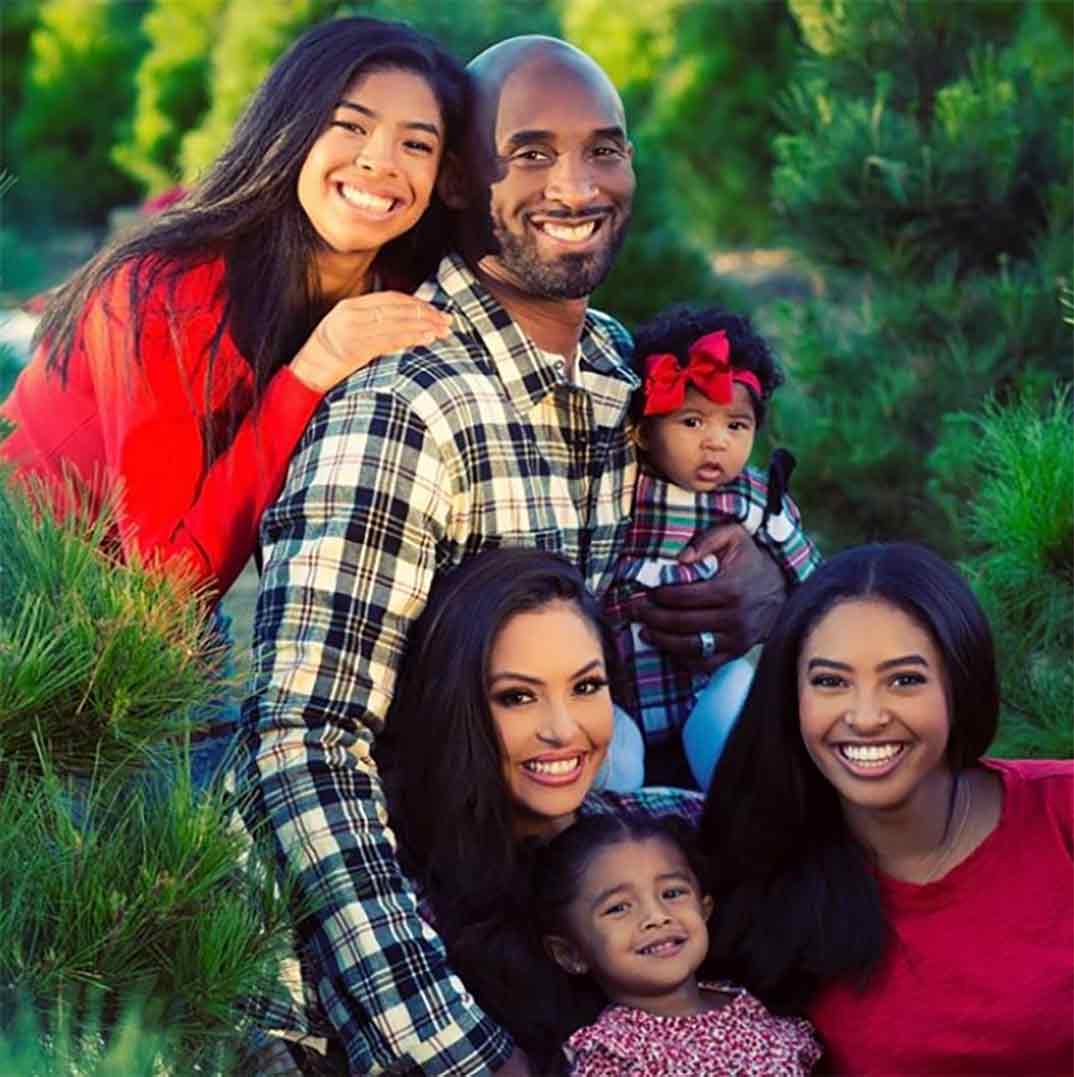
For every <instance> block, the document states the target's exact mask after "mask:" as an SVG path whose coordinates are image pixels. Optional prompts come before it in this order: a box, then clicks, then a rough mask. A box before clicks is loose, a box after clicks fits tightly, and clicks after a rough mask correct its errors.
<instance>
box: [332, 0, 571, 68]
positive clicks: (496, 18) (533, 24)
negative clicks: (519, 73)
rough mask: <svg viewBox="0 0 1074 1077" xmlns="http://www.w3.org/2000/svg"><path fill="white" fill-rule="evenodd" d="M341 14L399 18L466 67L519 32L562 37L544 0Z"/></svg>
mask: <svg viewBox="0 0 1074 1077" xmlns="http://www.w3.org/2000/svg"><path fill="white" fill-rule="evenodd" d="M340 14H353V15H371V16H373V17H374V18H380V19H398V20H400V21H402V22H405V23H408V24H409V25H410V26H413V27H414V28H415V29H417V30H421V31H423V32H424V33H427V34H431V35H432V36H433V37H435V38H436V40H437V41H439V42H440V43H441V44H442V45H444V47H445V48H447V49H448V50H449V51H450V52H452V53H453V54H454V55H455V56H457V57H459V59H460V60H462V61H463V62H464V63H465V62H467V61H469V60H471V59H473V57H475V56H476V55H477V54H478V53H479V52H482V51H483V50H484V49H486V48H488V47H489V45H492V44H494V43H495V42H497V41H502V40H503V39H504V38H508V37H514V36H515V35H517V34H550V35H553V36H557V37H558V36H559V34H560V27H559V19H558V17H557V16H556V13H555V11H554V9H553V7H552V6H551V5H550V4H549V3H548V2H547V0H536V2H534V0H468V2H467V3H465V4H444V3H442V2H441V0H370V2H369V3H362V4H345V5H344V6H343V7H342V8H341V9H340Z"/></svg>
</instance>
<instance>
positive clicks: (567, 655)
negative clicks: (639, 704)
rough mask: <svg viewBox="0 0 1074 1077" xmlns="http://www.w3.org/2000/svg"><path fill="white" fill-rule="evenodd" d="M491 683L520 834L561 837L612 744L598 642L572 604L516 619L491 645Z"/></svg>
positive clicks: (609, 704)
mask: <svg viewBox="0 0 1074 1077" xmlns="http://www.w3.org/2000/svg"><path fill="white" fill-rule="evenodd" d="M535 641H540V642H539V643H536V644H535ZM487 683H488V700H489V710H490V712H491V714H492V721H493V725H494V726H495V727H496V734H497V736H498V737H499V741H500V753H501V756H502V760H503V775H504V778H505V780H506V782H507V786H508V793H509V795H510V797H511V800H512V805H513V808H514V814H515V819H516V829H517V831H518V832H519V833H531V834H553V833H556V832H557V831H559V830H561V829H563V827H565V826H569V825H570V823H571V822H572V821H573V820H574V813H575V812H576V811H577V810H578V806H579V805H580V804H581V803H582V801H583V800H584V799H585V796H586V794H587V793H588V792H589V790H590V788H591V786H592V785H593V780H594V779H595V778H596V776H597V771H598V770H599V769H600V765H601V763H603V762H604V757H605V755H606V753H607V751H608V743H609V742H610V740H611V736H612V723H613V717H612V698H611V693H610V691H609V688H608V675H607V672H606V670H605V668H604V652H603V648H602V645H601V640H600V637H599V635H598V633H597V632H596V630H595V629H594V628H593V626H592V625H591V624H590V623H589V621H587V620H586V618H585V617H584V616H583V614H582V613H581V611H580V610H579V609H578V607H577V606H575V605H574V604H573V603H572V602H570V601H566V600H559V599H557V600H554V601H552V602H549V603H548V604H547V605H545V606H542V607H541V608H540V609H537V610H528V611H524V612H521V613H516V614H515V615H514V616H513V617H511V618H510V619H509V620H508V621H506V622H505V624H504V625H503V627H502V628H501V629H500V631H499V633H498V634H497V636H496V639H495V641H494V643H493V646H492V650H491V653H490V655H489V668H488V682H487Z"/></svg>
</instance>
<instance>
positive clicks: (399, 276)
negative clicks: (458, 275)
mask: <svg viewBox="0 0 1074 1077" xmlns="http://www.w3.org/2000/svg"><path fill="white" fill-rule="evenodd" d="M463 101H464V75H463V72H462V70H461V68H460V67H459V65H458V64H457V63H456V62H455V61H454V60H453V59H452V58H451V57H450V56H448V55H447V54H446V53H445V52H444V51H443V50H442V49H441V48H440V47H439V46H437V45H436V44H435V43H434V42H433V41H431V40H430V39H429V38H427V37H425V36H423V35H421V34H419V33H417V32H415V31H413V30H410V29H409V28H407V27H404V26H402V25H399V24H395V23H386V22H380V21H378V20H375V19H365V18H350V19H338V20H334V21H331V22H328V23H324V24H322V25H320V26H317V27H315V28H314V29H312V30H310V31H309V32H308V33H307V34H305V35H304V36H303V37H302V38H300V39H299V40H298V41H297V42H296V43H295V44H294V45H293V46H292V47H291V49H290V50H289V51H288V52H287V53H286V54H285V55H284V56H283V57H282V58H281V59H280V60H279V62H278V63H277V64H276V66H275V67H274V68H273V70H272V72H271V73H270V74H269V76H268V78H267V79H266V81H265V82H264V84H263V85H262V86H261V88H260V89H259V90H258V92H257V93H256V95H255V96H254V98H253V100H252V102H251V103H250V105H249V107H248V109H247V111H246V113H245V115H244V116H243V117H242V119H241V120H240V121H239V123H238V125H237V127H236V129H235V132H234V134H233V136H232V139H231V143H230V145H229V146H228V147H227V148H226V149H225V151H224V152H223V154H222V155H221V156H220V158H219V160H218V161H217V162H216V164H215V165H214V166H213V167H212V169H211V170H210V171H209V173H208V174H207V175H206V176H205V178H204V179H203V181H202V182H201V183H200V184H198V186H197V187H196V188H195V189H194V190H193V191H192V192H191V193H190V194H189V195H188V196H187V197H186V198H185V199H184V200H182V201H181V202H179V203H178V204H177V205H175V206H173V207H171V208H169V209H167V210H166V211H165V212H164V213H162V214H160V215H159V216H157V217H154V218H153V219H152V220H150V221H149V222H148V223H147V224H145V225H144V226H143V227H142V228H141V229H140V230H139V231H138V232H137V233H136V234H134V235H131V236H129V237H123V238H121V239H120V240H119V241H117V242H116V243H114V244H113V245H112V246H111V247H109V248H107V249H106V250H104V251H103V252H102V253H100V254H99V255H98V256H97V257H96V258H95V259H94V260H93V261H92V262H91V263H89V264H88V265H87V266H86V267H84V268H83V269H82V270H81V271H80V272H79V273H78V274H77V275H76V276H75V277H74V278H73V279H72V280H71V281H70V282H68V283H67V284H66V285H65V286H64V287H63V288H62V290H60V291H59V293H58V294H57V296H56V298H55V300H54V301H53V302H52V304H51V305H50V307H49V309H48V310H47V312H46V314H45V316H44V319H43V320H42V323H41V325H40V327H39V330H38V333H37V337H36V339H35V344H36V352H35V355H34V357H33V359H32V361H31V362H30V364H29V365H28V366H27V368H26V370H25V371H23V373H22V375H21V376H20V377H19V379H18V381H17V382H16V384H15V388H14V389H13V391H12V393H11V396H10V397H9V398H8V400H7V401H6V402H5V403H4V404H3V405H2V407H0V417H2V418H3V419H5V420H7V421H8V422H9V423H12V424H14V427H15V429H14V432H13V433H12V434H11V435H10V436H9V437H8V438H7V439H6V440H5V441H3V442H2V443H0V462H4V461H5V460H6V462H8V463H9V464H11V465H13V467H14V471H15V473H16V474H17V475H19V476H20V477H23V478H26V477H28V476H38V477H43V478H44V479H45V480H47V482H48V486H49V488H50V489H53V490H54V491H56V496H57V499H58V503H59V504H61V505H62V504H64V503H65V501H64V498H65V497H66V496H69V495H68V494H67V493H65V491H67V490H69V489H75V490H77V491H78V495H77V496H78V497H79V499H80V500H85V499H86V498H87V497H88V499H89V504H90V505H91V507H92V508H93V509H94V510H95V511H97V510H99V509H100V508H101V507H102V505H103V503H104V502H105V501H106V499H110V498H114V499H115V503H114V504H115V513H116V519H117V523H118V531H119V539H120V540H121V542H122V544H123V548H124V550H125V551H126V552H128V553H130V552H132V551H137V552H138V553H139V554H141V555H142V556H143V557H148V558H150V559H156V560H160V561H168V560H171V559H173V558H177V557H178V558H181V559H182V560H183V561H185V563H186V567H187V571H193V572H194V573H195V575H196V578H197V579H199V580H200V581H202V582H204V583H205V584H207V585H208V587H209V588H210V590H211V592H213V593H214V594H215V596H216V597H219V596H220V595H222V594H223V593H224V592H225V591H226V590H227V589H228V587H229V586H230V584H231V583H232V582H233V581H234V579H235V577H236V576H237V575H238V574H239V572H240V571H241V569H242V567H243V565H244V563H245V562H246V560H247V559H248V557H249V556H250V554H251V552H252V551H253V549H254V546H255V543H256V539H257V529H258V525H259V521H260V518H261V514H262V512H263V511H264V509H265V508H266V507H267V506H268V505H269V504H270V503H271V502H272V501H273V499H274V498H275V497H276V495H277V494H278V492H279V490H280V487H281V485H282V483H283V479H284V475H285V472H286V469H287V465H288V461H289V459H290V457H291V454H292V452H293V451H294V449H295V447H296V445H297V443H298V441H299V439H300V437H301V436H302V433H303V431H304V430H305V428H306V425H307V423H308V422H309V420H310V418H311V416H312V415H313V413H314V411H315V410H316V408H317V404H318V403H319V401H320V400H321V397H322V396H323V395H324V394H325V393H326V392H328V391H329V390H330V389H332V387H333V386H335V385H336V384H338V383H339V382H340V381H342V380H343V379H344V378H346V377H347V376H348V375H349V374H351V373H352V372H354V371H355V370H357V369H359V368H360V367H362V366H364V365H365V364H366V363H368V362H369V361H370V360H371V359H373V358H374V357H376V356H378V355H381V354H384V353H388V352H393V351H397V350H399V349H402V348H407V347H411V346H414V345H417V344H421V343H428V342H430V341H431V340H433V339H434V338H435V337H437V336H441V335H443V334H444V333H445V332H446V330H447V325H448V321H447V318H446V316H444V315H443V314H441V313H440V312H439V311H437V310H436V309H435V308H433V307H431V306H429V305H428V304H426V303H422V302H420V301H418V300H416V299H415V298H413V296H411V295H408V294H405V293H403V292H400V291H385V290H382V289H383V288H384V287H385V284H386V282H387V283H392V284H396V285H399V286H403V287H406V286H414V285H416V284H417V283H419V282H420V280H421V279H422V277H423V276H424V275H425V273H426V272H427V271H428V270H429V269H430V268H432V266H433V265H435V261H436V258H437V256H438V253H439V251H440V242H439V224H438V222H439V212H440V207H439V205H438V204H437V200H436V197H435V194H434V186H435V183H436V178H437V172H438V169H439V166H440V162H441V160H442V158H443V154H444V151H445V149H447V148H448V147H450V146H451V145H452V143H453V141H454V140H455V138H456V137H457V135H458V133H459V128H460V126H461V123H462V115H463ZM68 476H71V477H72V478H73V486H68V485H67V484H66V483H65V480H66V479H67V477H68Z"/></svg>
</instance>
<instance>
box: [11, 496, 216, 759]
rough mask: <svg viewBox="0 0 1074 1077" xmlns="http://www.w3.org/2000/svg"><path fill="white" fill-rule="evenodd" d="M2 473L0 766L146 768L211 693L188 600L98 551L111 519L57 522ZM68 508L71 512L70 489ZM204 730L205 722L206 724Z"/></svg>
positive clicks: (197, 611)
mask: <svg viewBox="0 0 1074 1077" xmlns="http://www.w3.org/2000/svg"><path fill="white" fill-rule="evenodd" d="M3 478H4V476H2V475H0V569H2V571H0V760H3V761H4V763H5V764H8V765H10V764H12V763H18V764H20V765H22V766H26V767H34V766H36V765H37V764H38V763H39V759H40V753H41V752H42V751H43V752H44V753H45V756H46V758H47V759H48V760H49V761H50V763H51V765H54V766H56V767H57V768H59V769H60V770H61V771H81V772H86V771H89V770H91V769H93V768H95V767H96V768H101V767H103V768H105V769H107V770H108V771H109V772H111V771H112V770H116V769H124V768H128V767H132V766H139V765H142V764H144V762H145V757H146V756H147V755H152V754H154V753H157V752H160V751H163V750H164V749H165V746H166V745H167V743H168V742H169V740H172V741H174V739H175V738H177V737H178V736H180V735H181V734H183V733H186V732H188V731H189V730H190V729H191V727H192V724H193V722H194V718H193V714H194V711H195V709H196V708H197V707H198V706H202V705H204V704H206V703H208V701H209V700H210V699H212V697H213V695H214V693H216V692H218V691H219V685H216V684H214V680H213V672H214V668H215V664H216V662H217V661H218V659H219V655H218V654H217V653H216V650H215V647H216V645H215V644H214V643H213V642H212V637H211V636H210V635H209V633H208V631H207V629H206V627H205V624H204V610H203V607H202V605H201V603H200V602H199V601H198V598H197V595H196V593H195V592H194V591H193V590H192V588H191V586H190V585H189V584H188V583H185V582H184V581H183V580H182V579H181V578H180V577H178V576H176V575H175V574H174V573H170V574H169V575H165V574H163V573H162V572H160V571H159V570H157V569H154V568H151V567H145V566H142V565H140V564H138V563H137V562H130V563H128V564H123V565H120V564H118V563H117V562H115V561H114V560H112V559H110V558H108V557H107V556H106V555H105V554H104V553H103V552H102V550H103V548H104V547H105V546H106V541H107V535H108V513H107V511H105V512H104V514H103V515H102V516H100V517H99V518H98V519H97V521H96V522H89V517H90V513H89V512H88V511H85V510H78V509H77V508H76V509H75V511H72V512H70V513H68V514H67V516H66V518H65V519H63V520H60V521H57V520H55V519H53V516H52V514H51V513H50V512H48V511H45V510H43V509H42V506H43V505H46V504H48V502H47V500H46V495H44V494H39V495H38V496H36V497H33V496H30V495H26V494H24V493H23V492H22V491H21V490H19V489H16V488H15V486H14V484H11V483H7V482H4V481H3ZM68 497H69V501H70V503H71V504H72V505H75V506H77V505H78V504H79V495H78V494H77V493H76V492H75V487H74V486H73V485H72V486H70V487H69V495H68ZM200 720H201V721H204V720H205V717H204V715H202V717H201V719H200Z"/></svg>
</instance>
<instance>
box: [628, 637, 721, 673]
mask: <svg viewBox="0 0 1074 1077" xmlns="http://www.w3.org/2000/svg"><path fill="white" fill-rule="evenodd" d="M700 635H701V634H700V633H699V632H695V633H693V634H692V635H688V636H683V635H680V634H678V633H670V632H661V631H659V630H656V629H652V628H646V629H645V636H646V639H648V641H649V642H650V643H651V644H652V645H653V646H654V647H656V648H657V649H658V650H660V651H663V652H664V653H665V654H669V655H672V656H673V657H674V658H675V660H676V661H677V662H679V663H680V664H682V665H684V666H686V667H687V668H688V669H691V670H693V671H694V672H695V673H709V672H711V671H712V670H714V669H718V668H719V667H720V666H722V665H723V664H724V663H725V662H729V661H730V660H731V659H732V658H737V657H738V654H733V653H731V652H730V651H725V650H723V649H722V648H721V646H720V643H721V640H720V637H719V636H717V637H716V650H715V651H713V652H712V654H710V655H708V656H707V657H706V656H705V655H703V654H702V646H701V639H700Z"/></svg>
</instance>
